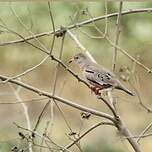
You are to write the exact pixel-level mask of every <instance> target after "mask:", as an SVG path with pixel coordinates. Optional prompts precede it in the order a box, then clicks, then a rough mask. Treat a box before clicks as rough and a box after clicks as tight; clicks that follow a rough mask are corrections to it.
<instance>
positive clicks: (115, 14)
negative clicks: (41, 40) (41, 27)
mask: <svg viewBox="0 0 152 152" xmlns="http://www.w3.org/2000/svg"><path fill="white" fill-rule="evenodd" d="M144 12H146V13H151V12H152V8H139V9H130V10H127V11H123V12H122V13H121V14H122V15H128V14H136V13H144ZM118 14H119V13H117V12H116V13H111V14H106V15H103V16H99V17H94V18H92V19H88V20H85V21H82V22H79V23H77V24H72V25H69V26H67V29H73V28H77V27H81V26H84V25H87V24H90V23H92V22H96V21H99V20H103V19H105V18H111V17H115V16H118ZM55 32H60V28H58V29H56V30H55ZM50 34H54V32H53V31H48V32H43V33H39V34H35V35H34V36H29V37H26V38H25V40H32V39H34V38H38V37H43V36H49V35H50ZM25 40H23V39H19V40H14V41H9V42H3V43H0V46H5V45H9V44H14V43H22V42H24V41H25Z"/></svg>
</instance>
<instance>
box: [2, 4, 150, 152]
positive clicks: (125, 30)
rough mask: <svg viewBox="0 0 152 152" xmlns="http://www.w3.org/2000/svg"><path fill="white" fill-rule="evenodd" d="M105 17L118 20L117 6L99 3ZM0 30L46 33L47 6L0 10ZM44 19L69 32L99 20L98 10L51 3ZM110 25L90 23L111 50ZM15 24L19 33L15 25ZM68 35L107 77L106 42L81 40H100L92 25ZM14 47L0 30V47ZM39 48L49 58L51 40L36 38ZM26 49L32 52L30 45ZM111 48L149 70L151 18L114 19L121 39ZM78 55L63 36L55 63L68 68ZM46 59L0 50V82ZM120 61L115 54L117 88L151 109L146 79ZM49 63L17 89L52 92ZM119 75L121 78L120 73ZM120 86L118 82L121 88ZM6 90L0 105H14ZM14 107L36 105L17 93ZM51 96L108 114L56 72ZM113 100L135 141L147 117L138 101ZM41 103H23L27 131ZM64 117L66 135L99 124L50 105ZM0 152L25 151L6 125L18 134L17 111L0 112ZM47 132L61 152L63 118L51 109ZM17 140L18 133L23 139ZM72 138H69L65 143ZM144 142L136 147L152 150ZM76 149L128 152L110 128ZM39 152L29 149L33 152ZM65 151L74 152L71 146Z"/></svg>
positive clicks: (22, 49) (109, 52) (36, 53)
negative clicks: (121, 86) (27, 86)
mask: <svg viewBox="0 0 152 152" xmlns="http://www.w3.org/2000/svg"><path fill="white" fill-rule="evenodd" d="M150 7H152V3H151V2H124V3H123V10H131V9H137V8H150ZM107 9H108V14H110V13H113V12H118V10H119V2H108V3H107ZM0 10H1V13H0V24H1V25H3V26H7V27H8V28H9V29H11V30H13V31H16V32H17V33H19V34H21V35H22V36H24V37H27V36H30V35H32V33H33V34H38V33H43V32H48V31H52V30H53V27H52V21H51V18H50V14H49V7H48V3H47V2H37V3H34V2H13V3H8V2H7V3H2V2H1V3H0ZM51 11H52V15H53V18H54V24H55V28H56V29H57V28H60V27H61V26H65V27H66V26H69V25H71V24H75V23H79V22H82V21H84V20H88V19H90V18H91V16H92V17H97V16H102V15H104V14H105V13H106V12H105V3H104V2H52V3H51ZM116 20H117V17H111V18H108V19H107V22H106V20H104V19H103V20H100V21H97V22H95V23H96V26H97V27H98V29H100V30H101V31H102V32H104V31H105V27H107V32H108V37H109V38H110V39H111V41H112V42H115V39H116ZM20 21H22V22H23V23H24V25H25V26H26V27H24V26H23V24H21V22H20ZM72 32H73V33H74V34H75V35H76V36H77V38H78V39H79V40H80V42H81V43H82V44H83V45H84V47H85V48H86V49H87V50H89V52H90V53H91V55H92V56H93V57H94V59H95V60H96V61H97V62H98V63H99V64H102V65H103V66H104V67H106V68H108V69H110V70H111V68H112V57H113V50H114V48H113V46H111V45H110V44H109V42H107V40H106V39H105V38H101V39H93V38H90V37H88V36H86V35H85V34H84V32H86V33H88V34H89V35H92V36H97V37H100V36H101V35H100V33H99V32H98V31H97V30H96V29H95V28H94V24H93V23H90V24H87V25H84V26H82V27H81V28H80V30H79V28H75V29H73V30H72ZM17 39H20V38H19V37H18V36H16V35H14V34H12V33H8V32H6V29H4V28H2V27H0V44H2V43H4V42H8V41H12V40H17ZM38 39H39V41H40V42H41V43H42V44H43V45H44V46H45V47H46V48H47V49H48V50H50V48H51V44H52V40H53V35H48V36H44V37H40V38H38ZM61 41H62V38H61V37H59V38H56V39H55V44H54V48H53V53H52V54H53V55H55V56H56V57H57V58H58V57H59V52H60V48H61ZM30 42H32V43H34V44H36V45H37V46H40V45H39V43H38V42H36V40H31V41H30ZM119 46H120V47H121V48H123V49H124V50H126V51H127V52H128V53H129V54H130V55H131V56H133V57H134V58H136V59H137V60H139V61H140V62H141V63H143V64H144V65H146V66H147V67H149V68H151V67H152V60H151V59H152V50H151V48H152V14H151V12H144V13H136V14H129V15H124V16H122V20H121V34H120V38H119ZM76 52H81V50H80V49H79V48H78V47H77V45H76V44H75V43H74V41H73V40H72V39H71V38H70V37H69V36H68V35H65V41H64V48H63V55H62V61H63V62H64V63H65V64H67V62H68V60H69V59H70V58H71V57H72V56H73V55H74V54H75V53H76ZM45 56H46V54H45V53H43V52H41V51H40V50H38V49H36V48H34V47H32V46H30V45H28V44H26V43H18V44H10V45H5V46H0V74H1V75H5V76H15V75H17V74H20V73H22V72H24V71H25V70H27V69H29V68H31V67H33V66H35V65H37V64H38V63H40V62H41V61H42V60H43V59H44V58H45ZM134 66H135V63H134V62H132V61H131V60H130V59H129V58H128V57H126V56H125V55H124V54H123V53H122V52H120V51H118V55H117V62H116V71H115V73H116V75H117V76H118V77H119V78H123V80H125V82H124V84H126V85H127V86H128V88H130V90H134V91H138V93H139V95H140V98H141V100H142V102H143V103H144V104H145V105H146V106H147V107H148V108H150V107H151V97H152V93H151V88H152V83H151V81H152V75H151V74H149V73H148V72H147V71H146V70H145V69H143V68H141V67H140V66H138V65H136V66H135V69H133V67H134ZM55 67H56V62H55V61H52V60H50V59H48V60H46V62H44V63H43V64H42V65H40V66H39V67H38V68H36V69H35V70H33V71H31V72H30V73H28V74H26V75H24V76H22V77H21V81H23V82H25V83H27V84H30V85H32V86H34V87H37V88H39V89H41V90H44V91H47V92H50V93H51V92H52V88H53V82H54V73H55V72H54V71H55ZM69 67H70V68H71V69H73V70H74V71H75V72H76V73H78V74H79V75H80V76H82V74H81V72H80V70H79V68H78V67H77V66H76V65H75V64H71V65H70V66H69ZM121 71H123V72H121ZM123 80H122V81H123ZM12 87H13V88H15V89H18V88H17V86H15V85H13V86H10V84H9V83H7V84H0V103H8V102H17V101H18V100H17V99H16V97H15V95H14V93H13V89H12ZM19 95H20V98H21V99H20V100H22V101H29V100H31V99H39V98H43V97H40V96H38V95H36V94H34V93H32V92H30V91H27V90H25V89H23V88H22V89H21V90H20V93H19ZM56 95H58V96H60V97H63V98H66V99H69V100H71V101H73V102H76V103H78V104H81V105H84V106H86V107H90V108H93V109H96V110H99V111H102V112H106V113H109V114H110V111H109V110H108V108H107V107H106V106H105V105H104V104H103V103H102V102H100V101H99V100H97V99H96V96H95V95H94V94H93V93H91V91H90V90H89V89H88V88H87V87H86V86H84V85H83V84H82V83H79V82H78V81H77V80H76V79H75V78H74V77H73V76H72V75H71V74H69V73H68V72H67V71H66V70H65V69H63V68H62V67H59V72H58V76H57V87H56ZM113 95H114V97H115V98H116V100H117V104H116V108H117V111H118V112H119V114H120V116H121V117H122V119H123V120H124V121H125V123H126V125H127V126H128V128H129V129H130V130H131V132H132V133H133V134H134V135H138V134H139V133H141V131H142V130H143V129H144V128H145V127H146V126H147V125H148V124H149V123H150V122H151V118H152V117H151V113H148V112H147V110H146V109H144V108H143V107H142V106H141V105H140V104H139V99H138V97H137V96H136V97H130V96H128V95H126V94H125V93H123V92H121V91H114V92H113ZM47 101H48V99H45V100H40V101H29V102H28V103H26V105H27V106H28V112H29V116H30V121H31V124H32V128H33V127H34V126H35V124H36V121H37V119H38V116H39V114H40V112H41V111H42V109H43V107H44V105H45V103H46V102H47ZM58 105H59V106H60V108H61V110H62V112H63V113H64V117H65V119H66V120H67V123H68V124H69V126H70V128H71V129H72V130H73V132H76V133H80V134H81V133H83V132H84V131H85V130H86V129H87V128H89V127H90V126H92V125H93V124H95V123H97V122H99V121H101V119H100V118H97V117H95V116H91V117H90V118H89V119H88V120H85V119H82V118H81V115H80V113H81V111H79V110H75V109H73V108H71V107H69V106H66V105H63V104H61V103H58ZM0 120H1V123H0V151H1V152H8V151H11V148H12V147H14V146H17V147H19V148H21V149H24V150H26V151H28V150H27V143H26V142H25V141H24V140H20V137H19V135H18V132H19V131H23V130H20V129H18V128H17V127H16V126H15V125H14V124H13V122H16V123H17V124H19V125H21V126H24V127H25V128H26V126H27V124H26V119H25V115H24V110H23V107H22V105H21V104H0ZM50 120H51V107H50V106H49V107H48V108H47V110H46V111H45V113H44V115H43V118H42V120H41V122H40V126H39V127H38V132H39V133H43V132H44V130H45V128H46V126H47V123H48V122H50ZM48 131H49V132H51V136H50V138H51V139H52V140H55V142H56V143H58V144H59V145H61V146H65V145H67V144H68V143H70V141H71V140H70V139H69V137H68V134H69V133H70V132H71V131H70V129H69V128H68V126H67V124H66V123H65V121H64V119H63V115H61V113H60V112H59V110H58V108H56V106H54V117H53V124H52V125H51V124H50V126H49V128H48ZM23 132H24V131H23ZM71 138H72V137H71ZM151 140H152V138H151V137H147V138H144V139H142V140H141V141H140V146H141V147H142V149H143V151H150V150H151V148H152V145H151ZM81 148H82V151H84V152H126V151H132V149H131V147H130V145H129V144H128V143H127V142H126V140H125V139H124V138H123V137H121V136H120V135H119V134H117V130H116V129H115V128H114V127H107V126H101V127H98V128H97V129H96V130H94V131H92V132H91V133H89V134H88V135H86V136H85V137H84V138H83V139H82V140H81ZM38 149H39V147H34V150H35V151H37V150H38ZM43 151H47V150H46V149H43ZM71 151H75V152H77V151H79V149H78V148H77V147H76V146H73V147H72V148H71Z"/></svg>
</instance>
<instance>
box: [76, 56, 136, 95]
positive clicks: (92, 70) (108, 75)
mask: <svg viewBox="0 0 152 152" xmlns="http://www.w3.org/2000/svg"><path fill="white" fill-rule="evenodd" d="M73 60H74V61H75V62H76V63H77V64H78V65H79V66H80V68H81V70H82V72H83V75H84V77H85V78H86V80H87V81H88V82H89V84H90V85H91V86H92V87H94V88H98V90H102V89H106V88H116V89H119V90H123V91H125V92H126V93H127V94H129V95H132V96H133V95H134V94H133V93H132V92H131V91H130V90H128V89H127V88H126V87H125V86H124V85H123V84H122V83H121V82H120V81H119V80H118V79H117V77H116V76H115V74H114V73H112V72H110V71H109V70H107V69H105V68H104V67H102V66H100V65H99V64H96V63H94V62H92V61H91V59H90V58H89V57H88V56H87V55H86V54H83V53H78V54H76V55H75V56H74V58H73Z"/></svg>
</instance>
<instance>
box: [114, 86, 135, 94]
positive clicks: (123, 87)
mask: <svg viewBox="0 0 152 152" xmlns="http://www.w3.org/2000/svg"><path fill="white" fill-rule="evenodd" d="M116 89H119V90H123V91H125V92H126V93H127V94H129V95H131V96H135V94H134V93H133V92H131V91H130V90H129V89H127V88H126V87H125V86H124V85H122V84H121V85H119V86H117V87H116Z"/></svg>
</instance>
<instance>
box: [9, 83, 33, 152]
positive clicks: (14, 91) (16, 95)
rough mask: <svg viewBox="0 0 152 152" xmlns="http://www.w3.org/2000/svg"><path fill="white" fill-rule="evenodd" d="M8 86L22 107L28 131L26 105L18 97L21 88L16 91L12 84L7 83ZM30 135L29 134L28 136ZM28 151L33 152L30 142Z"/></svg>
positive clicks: (29, 124)
mask: <svg viewBox="0 0 152 152" xmlns="http://www.w3.org/2000/svg"><path fill="white" fill-rule="evenodd" d="M9 86H10V88H11V89H12V91H13V93H14V95H15V97H16V99H17V100H18V102H20V104H21V105H22V107H23V111H24V115H25V119H26V123H27V128H28V129H29V130H31V128H32V127H31V122H30V116H29V114H28V107H27V106H26V104H25V103H24V102H23V101H22V99H21V97H20V95H19V92H20V91H21V86H18V88H17V90H16V89H15V88H14V87H13V86H12V84H10V83H9ZM29 135H30V134H29ZM28 149H29V152H33V149H32V143H31V142H28Z"/></svg>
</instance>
